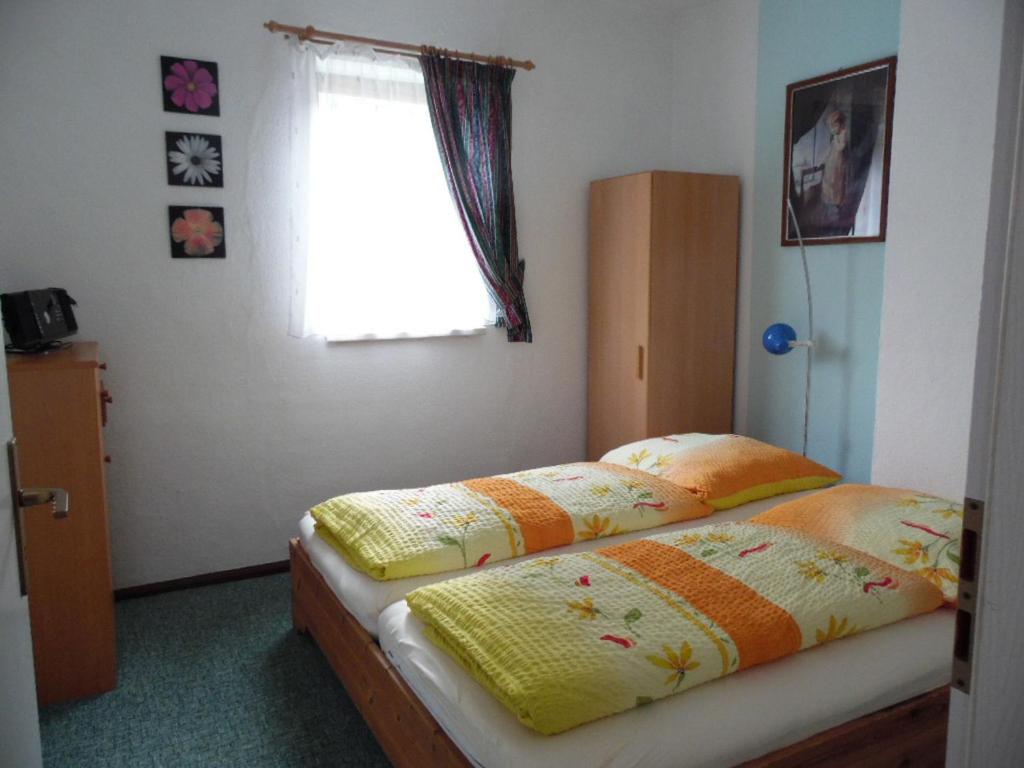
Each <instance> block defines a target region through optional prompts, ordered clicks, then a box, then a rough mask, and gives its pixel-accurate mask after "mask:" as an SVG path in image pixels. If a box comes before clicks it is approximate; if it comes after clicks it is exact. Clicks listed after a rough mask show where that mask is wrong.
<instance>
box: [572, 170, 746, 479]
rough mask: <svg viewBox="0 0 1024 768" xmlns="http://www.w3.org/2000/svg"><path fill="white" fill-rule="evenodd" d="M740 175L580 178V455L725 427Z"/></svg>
mask: <svg viewBox="0 0 1024 768" xmlns="http://www.w3.org/2000/svg"><path fill="white" fill-rule="evenodd" d="M739 203H740V186H739V179H738V178H737V177H735V176H718V175H712V174H703V173H675V172H668V171H652V172H649V173H637V174H632V175H630V176H620V177H618V178H614V179H604V180H602V181H595V182H593V183H592V184H591V185H590V301H589V320H588V364H587V368H588V398H587V426H588V429H587V455H588V458H589V459H591V460H596V459H597V458H600V456H601V455H602V454H604V453H605V452H607V451H609V450H610V449H612V448H614V447H616V446H618V445H622V444H623V443H628V442H631V441H633V440H641V439H643V438H645V437H651V436H655V435H663V434H669V433H672V432H730V431H731V430H732V409H733V365H734V355H735V337H736V269H737V252H738V244H739Z"/></svg>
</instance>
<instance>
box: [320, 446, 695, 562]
mask: <svg viewBox="0 0 1024 768" xmlns="http://www.w3.org/2000/svg"><path fill="white" fill-rule="evenodd" d="M711 512H712V509H711V507H709V506H707V505H706V504H704V503H702V502H701V501H700V500H698V499H697V497H696V496H694V495H693V494H691V493H690V492H688V491H687V490H685V489H684V488H682V487H680V486H679V485H676V484H675V483H673V482H670V481H669V480H665V479H662V478H659V477H656V476H654V475H652V474H649V473H647V472H642V471H640V470H637V469H630V468H628V467H623V466H619V465H616V464H603V463H600V462H590V463H577V464H562V465H558V466H553V467H545V468H542V469H534V470H529V471H526V472H515V473H513V474H508V475H496V476H494V477H483V478H477V479H475V480H466V481H463V482H461V483H447V484H444V485H434V486H430V487H428V488H416V489H408V490H394V491H372V492H368V493H350V494H347V495H345V496H338V497H337V498H334V499H330V500H329V501H325V502H324V503H323V504H319V505H317V506H316V507H314V508H313V509H312V510H311V511H310V513H311V514H312V515H313V518H314V519H315V520H316V523H317V533H318V534H319V535H320V536H321V537H322V538H323V539H325V540H326V541H327V542H328V543H330V544H331V545H332V546H333V547H334V548H335V549H337V550H338V551H339V552H340V553H341V554H342V555H343V556H344V557H345V559H346V560H347V561H348V562H349V563H350V564H351V565H352V566H353V567H355V568H357V569H358V570H360V571H363V572H364V573H366V574H369V575H370V576H372V577H373V578H375V579H380V580H385V579H401V578H406V577H409V576H419V575H422V574H429V573H441V572H443V571H453V570H461V569H465V568H472V567H474V566H482V565H484V564H485V563H488V562H495V561H498V560H506V559H509V558H513V557H518V556H520V555H524V554H527V553H530V552H540V551H543V550H546V549H550V548H552V547H559V546H562V545H564V544H571V543H572V542H574V541H582V540H589V539H596V538H601V537H604V536H611V535H614V534H617V533H625V532H627V531H638V530H645V529H648V528H654V527H657V526H661V525H667V524H669V523H674V522H678V521H680V520H692V519H696V518H700V517H705V516H706V515H709V514H711Z"/></svg>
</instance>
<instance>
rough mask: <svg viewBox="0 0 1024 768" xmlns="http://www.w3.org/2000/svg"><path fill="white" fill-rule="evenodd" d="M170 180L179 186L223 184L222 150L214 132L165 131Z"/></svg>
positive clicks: (169, 181) (165, 147) (218, 185)
mask: <svg viewBox="0 0 1024 768" xmlns="http://www.w3.org/2000/svg"><path fill="white" fill-rule="evenodd" d="M164 160H165V161H166V164H167V183H168V184H170V185H172V186H176V187H223V186H224V169H223V162H224V160H223V149H222V148H221V140H220V136H218V135H216V134H212V133H177V132H175V131H165V132H164Z"/></svg>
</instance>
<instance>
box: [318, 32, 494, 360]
mask: <svg viewBox="0 0 1024 768" xmlns="http://www.w3.org/2000/svg"><path fill="white" fill-rule="evenodd" d="M364 50H366V49H361V51H360V53H358V54H353V55H346V56H344V57H339V56H330V57H326V58H318V59H317V61H316V82H317V94H316V101H315V103H314V106H313V114H312V117H311V123H310V151H309V157H310V168H309V189H310V198H309V235H310V237H309V241H308V257H307V262H306V298H305V313H306V314H305V327H306V328H307V329H308V330H309V332H311V333H313V334H316V335H323V336H325V337H326V338H327V339H329V340H345V339H364V338H394V337H406V336H408V337H416V336H436V335H447V334H451V333H466V332H470V331H473V330H474V329H479V328H482V327H483V326H485V325H487V324H493V318H494V307H493V305H492V303H491V300H490V296H489V295H488V293H487V290H486V288H485V287H484V283H483V280H482V278H481V277H480V273H479V270H478V269H477V265H476V260H475V258H474V256H473V253H472V251H471V249H470V247H469V244H468V242H467V240H466V235H465V232H464V231H463V228H462V223H461V222H460V220H459V216H458V212H457V211H456V209H455V206H454V204H453V203H452V201H451V197H450V196H449V192H448V186H447V183H446V181H445V177H444V171H443V169H442V165H441V159H440V157H439V156H438V151H437V144H436V142H435V140H434V134H433V129H432V127H431V123H430V115H429V113H428V111H427V104H426V93H425V91H424V88H423V75H422V74H421V72H420V69H419V63H418V62H417V61H416V60H415V59H412V58H405V57H397V56H376V55H374V54H372V53H371V52H369V51H367V52H366V53H365V54H363V53H362V51H364Z"/></svg>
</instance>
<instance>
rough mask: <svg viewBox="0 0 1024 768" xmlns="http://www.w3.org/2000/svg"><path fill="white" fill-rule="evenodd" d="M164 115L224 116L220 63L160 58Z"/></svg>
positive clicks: (169, 57) (173, 57)
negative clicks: (219, 73)
mask: <svg viewBox="0 0 1024 768" xmlns="http://www.w3.org/2000/svg"><path fill="white" fill-rule="evenodd" d="M160 80H161V83H162V85H163V94H164V112H184V113H185V114H187V115H219V114H220V79H219V75H218V74H217V62H215V61H200V60H199V59H182V58H178V57H177V56H161V57H160Z"/></svg>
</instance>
